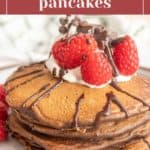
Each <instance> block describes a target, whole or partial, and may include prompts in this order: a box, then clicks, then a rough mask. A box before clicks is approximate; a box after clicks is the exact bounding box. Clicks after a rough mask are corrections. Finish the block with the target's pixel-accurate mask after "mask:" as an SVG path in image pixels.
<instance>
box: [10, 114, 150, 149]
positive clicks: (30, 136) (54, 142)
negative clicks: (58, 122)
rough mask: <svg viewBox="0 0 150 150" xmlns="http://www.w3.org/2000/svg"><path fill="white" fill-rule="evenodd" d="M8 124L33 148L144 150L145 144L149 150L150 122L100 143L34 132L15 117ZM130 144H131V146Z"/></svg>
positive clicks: (14, 132) (11, 117)
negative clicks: (145, 139)
mask: <svg viewBox="0 0 150 150" xmlns="http://www.w3.org/2000/svg"><path fill="white" fill-rule="evenodd" d="M8 124H9V128H10V130H11V132H12V133H13V134H16V135H18V136H19V137H21V139H22V140H23V141H29V142H27V143H29V146H30V147H31V148H32V147H33V144H34V145H38V146H39V148H43V149H45V150H60V149H61V150H72V149H73V150H102V149H105V150H120V149H123V150H134V149H138V150H143V144H144V146H145V149H144V150H149V147H148V143H150V139H148V140H147V142H146V141H145V142H144V140H143V138H144V137H146V136H148V135H149V134H150V130H149V126H150V122H147V123H145V124H144V125H142V126H140V127H138V128H136V129H134V130H132V132H128V133H126V134H123V135H121V136H118V137H114V138H112V139H107V140H103V139H100V140H99V141H95V140H90V141H88V140H84V141H83V140H75V139H66V138H56V137H52V136H48V135H45V134H41V133H38V132H35V131H32V130H31V128H29V127H28V126H26V125H24V124H21V123H20V122H19V121H18V120H17V118H16V117H15V116H14V115H11V116H10V118H9V122H8ZM141 139H142V141H143V142H144V143H142V144H135V142H134V141H136V142H140V141H141ZM31 142H32V143H31ZM129 142H131V143H130V144H129ZM126 145H127V146H126ZM132 145H134V147H133V148H134V149H132ZM136 145H137V146H136ZM139 145H141V146H139ZM34 148H35V146H34ZM146 148H147V149H146Z"/></svg>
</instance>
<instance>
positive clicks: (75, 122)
mask: <svg viewBox="0 0 150 150" xmlns="http://www.w3.org/2000/svg"><path fill="white" fill-rule="evenodd" d="M83 98H84V94H81V95H80V97H79V98H78V99H77V101H76V103H75V105H76V109H75V114H74V117H73V127H75V129H78V128H79V123H78V121H79V111H80V104H81V102H82V100H83Z"/></svg>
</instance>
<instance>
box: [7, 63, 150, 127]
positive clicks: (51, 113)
mask: <svg viewBox="0 0 150 150" xmlns="http://www.w3.org/2000/svg"><path fill="white" fill-rule="evenodd" d="M54 85H56V87H54ZM119 86H120V87H121V88H122V89H123V90H125V91H128V93H131V94H132V95H135V96H136V97H138V98H140V99H142V100H143V101H144V102H145V103H147V104H150V92H149V91H150V79H145V78H143V77H141V76H134V77H133V78H132V79H131V80H130V81H128V82H124V83H119ZM5 88H6V91H7V98H6V99H7V102H8V104H9V105H10V106H11V107H12V108H14V109H17V111H20V112H22V113H25V114H26V115H28V116H30V117H31V116H32V118H33V119H35V120H37V121H38V122H40V123H41V124H45V125H48V126H51V127H54V128H68V127H69V128H71V127H73V125H74V121H75V120H76V121H78V124H79V125H80V126H89V125H92V124H93V123H94V121H95V120H96V118H97V116H98V114H100V113H99V112H102V111H103V109H104V107H105V106H106V103H107V97H106V94H107V93H110V92H113V94H114V95H115V96H116V97H117V99H118V100H119V101H120V102H121V103H122V105H123V106H124V108H125V109H126V110H127V111H128V115H133V114H137V113H140V112H142V111H146V110H148V109H149V108H148V107H147V106H144V105H143V104H142V103H141V102H139V101H137V100H136V99H135V98H133V97H130V96H128V95H126V94H124V93H122V92H119V91H118V90H116V89H115V88H113V87H112V86H110V85H107V86H105V87H104V88H100V89H94V88H93V89H92V88H89V87H86V86H83V85H80V84H74V83H68V82H66V81H63V82H62V81H60V79H56V78H54V77H53V76H52V75H51V74H50V72H49V71H48V69H47V68H46V67H45V65H44V63H37V64H32V65H29V66H25V67H21V68H19V69H18V70H17V71H16V72H15V73H14V74H13V75H12V76H10V78H9V79H8V81H7V83H6V84H5ZM46 91H49V92H48V93H47V94H46V93H45V92H46ZM35 101H36V103H33V102H35ZM77 106H78V107H77ZM109 113H110V114H107V115H105V116H101V120H103V121H104V120H111V119H123V118H125V117H126V115H125V112H121V110H120V108H119V107H118V106H117V105H116V104H115V103H112V105H111V112H109Z"/></svg>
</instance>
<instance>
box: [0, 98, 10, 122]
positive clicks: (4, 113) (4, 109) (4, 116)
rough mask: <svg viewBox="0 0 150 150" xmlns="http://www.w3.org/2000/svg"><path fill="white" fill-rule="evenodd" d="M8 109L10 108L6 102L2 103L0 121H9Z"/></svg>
mask: <svg viewBox="0 0 150 150" xmlns="http://www.w3.org/2000/svg"><path fill="white" fill-rule="evenodd" d="M7 109H8V106H7V105H6V104H5V103H4V102H2V101H0V120H3V121H5V120H6V119H7V116H8V114H7Z"/></svg>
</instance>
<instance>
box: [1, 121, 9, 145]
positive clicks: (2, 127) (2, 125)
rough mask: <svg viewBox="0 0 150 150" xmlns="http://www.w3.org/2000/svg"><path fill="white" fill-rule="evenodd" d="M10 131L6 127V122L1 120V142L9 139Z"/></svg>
mask: <svg viewBox="0 0 150 150" xmlns="http://www.w3.org/2000/svg"><path fill="white" fill-rule="evenodd" d="M7 137H8V132H7V130H6V127H5V122H3V121H0V142H3V141H5V140H6V139H7Z"/></svg>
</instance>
